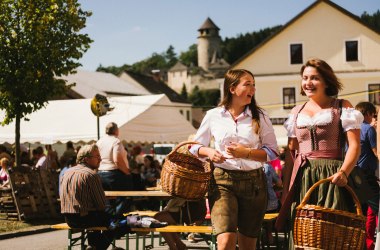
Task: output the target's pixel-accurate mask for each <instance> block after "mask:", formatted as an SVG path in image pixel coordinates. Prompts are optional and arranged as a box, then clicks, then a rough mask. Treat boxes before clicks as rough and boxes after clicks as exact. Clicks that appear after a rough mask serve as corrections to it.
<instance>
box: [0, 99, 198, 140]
mask: <svg viewBox="0 0 380 250" xmlns="http://www.w3.org/2000/svg"><path fill="white" fill-rule="evenodd" d="M108 101H109V103H110V104H111V107H114V109H113V110H112V111H109V112H108V113H107V114H106V115H104V116H101V117H100V119H99V120H100V122H99V130H100V136H103V135H104V133H105V126H106V125H107V124H108V123H109V122H115V123H116V124H117V125H118V126H119V131H120V135H119V138H120V139H121V140H123V141H126V142H147V143H178V142H180V141H184V140H187V138H188V136H189V135H191V134H194V133H195V129H194V127H193V126H192V125H191V124H190V123H189V122H188V121H187V120H186V119H185V117H183V116H182V115H181V114H180V113H179V111H178V108H177V107H175V106H174V105H173V104H172V103H171V102H170V100H169V99H168V98H167V97H166V96H165V95H163V94H161V95H145V96H126V97H110V98H108ZM90 103H91V99H76V100H60V101H50V102H49V103H48V105H47V106H46V108H43V109H41V110H38V111H36V112H34V113H32V114H30V115H28V117H27V118H28V119H29V121H24V120H22V121H21V129H20V135H21V140H20V142H21V143H26V142H28V143H43V144H53V143H57V142H61V143H65V142H67V141H72V142H90V141H96V140H97V118H96V116H95V115H94V114H93V113H92V112H91V109H90ZM0 117H1V118H3V117H4V111H0ZM14 142H15V123H14V122H12V123H11V124H9V125H6V126H4V127H0V143H10V144H13V143H14Z"/></svg>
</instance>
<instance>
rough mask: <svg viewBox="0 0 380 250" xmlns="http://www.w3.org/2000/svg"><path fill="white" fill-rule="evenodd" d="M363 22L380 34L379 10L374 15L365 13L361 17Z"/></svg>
mask: <svg viewBox="0 0 380 250" xmlns="http://www.w3.org/2000/svg"><path fill="white" fill-rule="evenodd" d="M360 18H361V19H362V20H363V22H365V23H367V24H368V25H369V26H370V27H372V28H373V29H375V30H377V32H380V10H377V11H376V12H375V13H373V14H372V15H370V14H368V13H367V12H364V13H363V14H362V15H361V17H360Z"/></svg>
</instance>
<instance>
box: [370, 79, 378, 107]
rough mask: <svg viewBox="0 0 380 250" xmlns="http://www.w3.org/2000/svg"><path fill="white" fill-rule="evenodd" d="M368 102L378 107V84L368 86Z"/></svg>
mask: <svg viewBox="0 0 380 250" xmlns="http://www.w3.org/2000/svg"><path fill="white" fill-rule="evenodd" d="M368 101H369V102H371V103H373V104H374V105H380V83H374V84H369V85H368Z"/></svg>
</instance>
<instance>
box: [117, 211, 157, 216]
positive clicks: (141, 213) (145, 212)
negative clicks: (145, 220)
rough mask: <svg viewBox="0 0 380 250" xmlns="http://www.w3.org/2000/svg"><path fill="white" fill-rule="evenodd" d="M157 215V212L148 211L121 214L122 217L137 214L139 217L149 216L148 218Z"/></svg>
mask: <svg viewBox="0 0 380 250" xmlns="http://www.w3.org/2000/svg"><path fill="white" fill-rule="evenodd" d="M157 213H158V211H150V210H147V211H145V210H142V211H132V212H128V213H125V214H123V215H124V216H128V215H133V214H137V215H140V216H149V217H154V216H155V215H156V214H157Z"/></svg>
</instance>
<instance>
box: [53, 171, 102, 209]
mask: <svg viewBox="0 0 380 250" xmlns="http://www.w3.org/2000/svg"><path fill="white" fill-rule="evenodd" d="M59 194H60V198H61V213H69V214H72V213H75V214H80V215H82V216H84V215H87V214H88V212H89V211H104V210H105V206H106V197H105V194H104V190H103V187H102V183H101V180H100V176H99V175H98V174H97V173H96V172H95V171H94V170H93V169H91V168H88V167H86V166H84V165H80V164H78V165H76V166H75V167H72V168H69V169H68V170H67V171H66V172H65V174H64V175H63V177H62V179H61V183H60V190H59Z"/></svg>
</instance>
